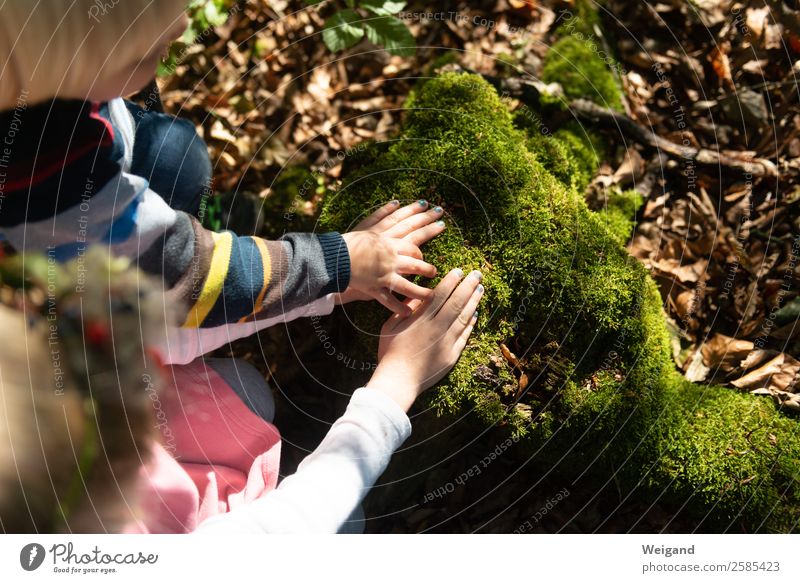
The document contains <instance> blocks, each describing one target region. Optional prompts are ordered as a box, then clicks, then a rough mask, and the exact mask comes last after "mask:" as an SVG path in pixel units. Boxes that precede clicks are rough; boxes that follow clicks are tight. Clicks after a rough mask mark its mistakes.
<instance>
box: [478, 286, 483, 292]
mask: <svg viewBox="0 0 800 583" xmlns="http://www.w3.org/2000/svg"><path fill="white" fill-rule="evenodd" d="M478 293H479V294H482V293H483V286H482V285H481V284H478Z"/></svg>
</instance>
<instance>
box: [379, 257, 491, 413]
mask: <svg viewBox="0 0 800 583" xmlns="http://www.w3.org/2000/svg"><path fill="white" fill-rule="evenodd" d="M481 279H482V276H481V274H480V272H478V271H473V272H472V273H470V274H469V275H468V276H467V277H464V272H463V271H462V270H460V269H454V270H453V271H451V272H450V273H448V274H447V275H446V276H445V277H444V278H443V279H442V281H440V282H439V285H437V286H436V288H435V289H434V290H433V294H432V295H431V297H430V298H428V299H427V300H425V301H421V300H409V301H408V302H407V303H406V305H408V306H409V307H410V308H411V310H413V313H412V315H411V316H408V317H402V316H400V315H398V314H394V315H393V316H392V317H390V318H389V319H388V320H387V321H386V323H385V324H384V325H383V328H382V329H381V339H380V345H379V347H378V367H377V368H376V369H375V373H374V374H373V375H372V378H371V379H370V381H369V383H367V387H368V388H371V389H375V390H378V391H381V392H382V393H384V394H386V395H388V396H389V397H391V398H392V399H394V401H395V402H396V403H397V404H398V405H400V406H401V407H402V408H403V409H404V410H405V411H408V410H409V409H410V408H411V405H412V404H413V403H414V400H415V399H416V398H417V397H418V396H419V395H420V394H421V393H422V392H423V391H424V390H425V389H428V388H430V387H432V386H433V385H435V384H436V383H437V382H439V381H440V380H441V379H442V378H443V377H444V376H445V375H446V374H447V373H448V372H450V369H452V368H453V366H454V365H455V364H456V362H457V361H458V359H459V357H460V356H461V352H462V351H463V350H464V347H465V346H466V345H467V340H468V339H469V335H470V334H471V333H472V328H473V327H474V326H475V320H476V319H477V316H478V312H477V311H476V308H477V307H478V303H479V302H480V301H481V298H482V297H483V286H482V285H481V283H480V282H481ZM459 282H460V283H459Z"/></svg>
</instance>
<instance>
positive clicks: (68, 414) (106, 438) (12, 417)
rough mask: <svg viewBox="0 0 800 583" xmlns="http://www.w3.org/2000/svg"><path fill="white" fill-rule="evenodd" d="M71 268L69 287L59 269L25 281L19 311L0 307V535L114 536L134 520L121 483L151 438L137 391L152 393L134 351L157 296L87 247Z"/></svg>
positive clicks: (152, 370) (156, 309) (139, 350)
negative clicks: (80, 262)
mask: <svg viewBox="0 0 800 583" xmlns="http://www.w3.org/2000/svg"><path fill="white" fill-rule="evenodd" d="M83 266H85V268H86V271H85V273H86V274H92V276H91V277H86V280H85V290H81V292H80V293H78V292H74V293H73V292H72V291H71V290H74V289H75V286H76V282H77V281H79V280H78V278H79V277H83V276H81V275H80V273H81V272H80V271H78V270H77V269H75V268H76V267H77V266H76V265H71V266H70V267H68V268H67V269H64V270H58V271H54V272H53V273H50V271H48V274H47V276H48V281H47V282H46V283H45V282H44V281H40V282H39V283H35V280H34V282H33V283H28V284H26V286H27V289H28V291H27V292H26V293H27V294H28V295H25V294H22V296H21V297H23V298H26V299H25V301H24V302H22V303H23V304H24V305H29V307H28V308H26V311H27V313H23V311H21V310H19V309H16V308H9V307H5V306H2V305H0V347H2V348H0V532H51V531H63V530H68V531H72V532H103V531H104V530H107V531H110V532H116V531H119V530H121V529H122V528H123V526H125V525H127V524H130V523H131V522H132V521H133V520H135V519H136V518H137V517H138V513H139V506H138V504H137V501H136V500H135V499H132V498H131V491H132V490H131V486H132V484H133V483H134V480H135V479H136V478H137V476H138V473H139V470H140V468H141V466H142V464H143V463H145V462H146V461H147V460H148V456H149V452H150V451H151V446H152V443H153V440H154V439H156V438H157V435H156V434H155V432H154V427H155V417H154V416H155V410H154V406H153V401H152V400H151V394H150V393H148V390H147V389H148V388H150V387H154V388H156V389H158V388H160V380H159V379H160V375H159V374H158V373H159V371H158V367H157V366H156V364H155V363H154V362H153V361H152V360H151V359H150V357H149V355H148V353H147V351H146V350H145V348H144V347H145V345H146V344H147V342H146V340H145V339H148V338H152V337H153V335H154V331H155V330H157V329H158V328H160V327H162V326H163V313H164V306H163V304H162V301H163V298H162V297H161V294H160V293H159V289H160V288H159V287H158V286H157V285H155V284H152V283H150V280H149V279H148V278H146V277H144V276H143V275H142V274H139V273H138V272H137V271H136V270H134V269H130V268H127V266H126V265H123V262H115V261H113V260H112V261H109V258H108V255H107V254H104V253H102V252H101V251H99V250H90V251H89V252H88V253H87V254H86V256H85V263H84V264H83ZM0 267H2V269H0V275H5V274H7V273H13V274H17V273H19V269H18V268H17V267H12V268H8V267H7V266H6V264H5V263H4V264H2V265H0ZM40 267H41V265H40ZM48 267H49V266H48ZM27 270H28V271H27V272H28V273H31V272H35V271H36V267H35V263H31V265H30V266H28V267H27ZM14 277H16V276H13V277H12V279H13V278H14ZM50 279H52V281H50ZM51 285H52V286H54V287H53V288H51V287H50V286H51ZM80 285H81V286H84V284H83V283H82V284H80ZM43 286H46V287H43ZM53 289H55V291H53ZM45 290H47V291H46V294H51V293H52V300H51V299H50V298H51V296H50V295H45ZM2 291H4V292H8V291H9V290H8V289H4V290H2ZM15 293H19V292H15ZM37 297H38V298H39V300H38V303H41V298H43V297H46V298H48V299H47V300H46V301H45V302H44V304H43V307H42V306H40V307H36V305H38V304H37V302H36V301H35V298H37ZM30 304H34V305H30Z"/></svg>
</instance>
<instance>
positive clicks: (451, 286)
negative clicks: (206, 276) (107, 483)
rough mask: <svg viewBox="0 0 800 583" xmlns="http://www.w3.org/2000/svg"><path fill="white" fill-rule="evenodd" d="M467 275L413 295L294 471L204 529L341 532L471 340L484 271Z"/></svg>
mask: <svg viewBox="0 0 800 583" xmlns="http://www.w3.org/2000/svg"><path fill="white" fill-rule="evenodd" d="M462 276H463V274H460V273H458V272H457V271H453V272H451V273H449V274H448V275H447V276H446V277H445V278H444V279H442V281H441V282H440V283H439V285H438V286H437V287H436V290H435V293H434V295H433V296H432V297H431V298H430V299H429V300H427V301H425V302H420V301H412V302H409V303H410V305H411V307H412V308H414V313H413V315H411V316H410V317H407V318H402V317H399V316H397V315H395V316H392V317H391V318H390V319H389V321H388V322H387V323H386V325H385V326H384V327H383V330H382V333H381V345H380V349H379V358H380V362H379V364H378V368H377V369H376V371H375V374H374V375H373V377H372V379H371V380H370V382H369V383H368V384H367V386H366V387H365V388H361V389H358V390H357V391H356V392H355V393H354V394H353V397H352V398H351V400H350V405H349V406H348V408H347V411H346V412H345V414H344V415H343V416H342V417H341V418H340V419H339V420H338V421H336V423H334V424H333V426H332V427H331V429H330V431H329V432H328V435H327V436H326V437H325V439H324V440H323V441H322V443H321V444H320V445H319V447H317V449H316V450H315V451H314V452H313V453H312V454H311V455H309V456H308V457H307V458H306V459H305V460H303V462H302V463H301V464H300V466H299V467H298V469H297V472H296V473H295V474H294V475H292V476H289V477H288V478H286V479H285V480H283V482H281V483H280V485H279V486H278V487H277V489H275V490H274V491H273V492H270V493H269V494H267V495H266V496H265V497H264V498H262V499H259V500H257V501H255V502H252V503H250V504H246V505H243V506H240V507H239V508H237V509H235V510H232V511H231V512H229V513H227V514H222V515H217V516H215V517H213V518H210V519H208V520H206V521H205V522H203V523H202V524H201V525H200V527H199V528H198V531H199V532H253V533H260V532H273V533H275V532H302V533H312V532H319V533H334V532H337V531H338V530H339V528H340V527H341V526H342V525H343V524H344V522H345V521H346V520H347V518H348V517H349V516H350V515H351V514H352V513H353V511H354V510H355V508H356V507H357V506H358V504H359V503H360V502H361V500H362V499H363V498H364V496H365V495H366V493H367V491H368V490H369V488H371V487H372V486H373V484H374V483H375V481H376V480H377V479H378V477H379V476H380V475H381V474H382V473H383V471H384V470H385V469H386V466H387V465H388V463H389V459H390V457H391V455H392V453H393V452H394V451H395V450H396V449H397V448H398V447H399V446H400V445H401V444H402V443H403V441H405V439H406V438H407V437H408V435H409V434H410V432H411V425H410V423H409V420H408V417H407V415H406V413H405V412H406V411H407V410H408V409H409V407H410V406H411V404H412V403H413V402H414V399H416V397H417V396H418V395H419V394H420V393H421V392H422V391H423V390H425V389H426V388H428V387H430V386H432V385H433V384H435V383H436V382H438V381H439V380H440V379H441V378H442V377H443V376H444V375H445V374H447V372H448V371H449V370H450V369H451V368H452V367H453V365H454V364H455V363H456V361H457V360H458V358H459V356H460V355H461V351H462V350H463V349H464V347H465V346H466V343H467V339H468V338H469V335H470V333H471V332H472V327H473V326H474V324H475V317H474V315H475V314H476V312H475V309H476V307H477V305H478V302H479V301H480V299H481V297H482V293H483V289H482V287H481V286H480V284H479V282H480V277H479V275H475V274H471V275H470V276H468V277H466V278H464V279H463V281H462ZM459 281H461V283H460V284H459Z"/></svg>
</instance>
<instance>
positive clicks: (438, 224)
mask: <svg viewBox="0 0 800 583" xmlns="http://www.w3.org/2000/svg"><path fill="white" fill-rule="evenodd" d="M436 226H437V227H444V221H436Z"/></svg>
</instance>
